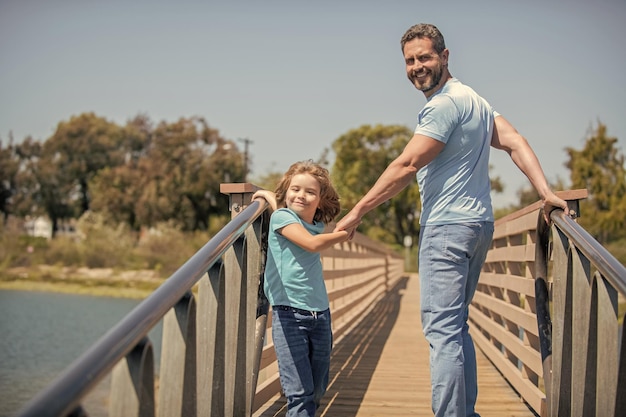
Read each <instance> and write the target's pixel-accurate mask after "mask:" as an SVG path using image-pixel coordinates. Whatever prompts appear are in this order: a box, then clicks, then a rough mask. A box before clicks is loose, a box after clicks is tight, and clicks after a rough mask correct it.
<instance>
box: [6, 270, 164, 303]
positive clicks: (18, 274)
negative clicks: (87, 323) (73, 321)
mask: <svg viewBox="0 0 626 417" xmlns="http://www.w3.org/2000/svg"><path fill="white" fill-rule="evenodd" d="M164 281H165V279H163V278H161V277H160V276H159V275H158V273H157V272H155V271H153V270H135V271H115V270H113V269H111V268H82V267H81V268H76V267H58V266H49V265H38V266H34V267H19V268H11V269H7V270H4V271H2V273H0V290H9V291H40V292H57V293H65V294H79V295H92V296H98V297H115V298H130V299H143V298H146V297H147V296H148V295H150V294H151V293H152V292H154V290H155V289H156V288H158V287H159V286H160V285H161V284H162V283H163V282H164Z"/></svg>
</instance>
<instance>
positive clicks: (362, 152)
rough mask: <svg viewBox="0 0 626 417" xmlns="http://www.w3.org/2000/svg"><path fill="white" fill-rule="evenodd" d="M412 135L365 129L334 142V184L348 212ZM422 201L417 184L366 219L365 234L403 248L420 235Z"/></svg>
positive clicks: (398, 128)
mask: <svg viewBox="0 0 626 417" xmlns="http://www.w3.org/2000/svg"><path fill="white" fill-rule="evenodd" d="M412 136H413V133H412V131H411V130H410V129H408V128H407V127H405V126H398V125H391V126H384V125H376V126H370V125H363V126H361V127H359V128H357V129H353V130H350V131H348V132H347V133H345V134H344V135H342V136H340V137H339V138H338V139H336V140H335V141H334V142H333V145H332V147H333V150H334V151H335V155H336V158H335V163H334V165H333V167H332V177H333V182H334V184H335V186H336V188H337V192H338V193H339V195H340V197H341V205H342V208H343V209H344V210H345V211H344V214H345V212H347V211H348V210H349V209H350V208H352V207H354V205H355V204H356V203H357V201H358V200H359V199H360V198H361V197H362V196H363V195H365V193H367V191H368V190H369V189H370V187H371V186H372V185H374V183H375V182H376V180H377V179H378V177H379V176H380V174H381V173H382V172H383V171H384V170H385V168H386V167H387V165H389V163H390V162H391V161H393V160H394V159H395V158H396V157H397V156H398V155H399V154H400V153H401V152H402V150H403V149H404V147H405V146H406V144H407V143H408V142H409V140H410V139H411V137H412ZM420 207H421V206H420V198H419V189H418V186H417V182H414V183H413V184H411V185H410V186H408V187H407V188H405V189H404V190H403V191H402V192H401V193H400V194H398V195H397V196H395V197H394V198H392V199H391V200H389V201H387V202H386V203H384V204H382V205H380V206H379V207H377V208H376V209H375V210H373V211H372V212H371V213H369V214H368V215H367V216H365V217H364V218H363V223H362V225H361V226H360V230H362V231H363V232H364V233H365V234H367V235H369V236H370V237H372V238H376V239H379V240H382V241H384V242H387V243H395V244H399V245H402V243H403V240H404V237H405V236H411V237H412V238H413V240H414V241H416V238H417V236H418V235H419V210H420Z"/></svg>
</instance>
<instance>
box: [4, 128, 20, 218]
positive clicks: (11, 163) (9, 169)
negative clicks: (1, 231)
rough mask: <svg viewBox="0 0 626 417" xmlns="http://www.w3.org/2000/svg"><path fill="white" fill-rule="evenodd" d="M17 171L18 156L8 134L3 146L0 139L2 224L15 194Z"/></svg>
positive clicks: (9, 210)
mask: <svg viewBox="0 0 626 417" xmlns="http://www.w3.org/2000/svg"><path fill="white" fill-rule="evenodd" d="M18 172H19V157H18V155H17V152H16V149H15V146H14V145H13V138H12V137H11V136H10V135H9V145H8V146H3V144H2V141H1V140H0V212H1V213H2V217H3V224H6V222H7V220H8V218H9V214H10V213H11V205H12V199H13V196H14V195H15V194H16V187H17V184H16V181H17V175H18Z"/></svg>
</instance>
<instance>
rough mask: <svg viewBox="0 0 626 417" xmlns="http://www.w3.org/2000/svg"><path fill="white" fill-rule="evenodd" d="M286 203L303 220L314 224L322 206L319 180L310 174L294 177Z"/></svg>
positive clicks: (288, 190) (286, 196)
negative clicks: (316, 212)
mask: <svg viewBox="0 0 626 417" xmlns="http://www.w3.org/2000/svg"><path fill="white" fill-rule="evenodd" d="M285 203H286V204H287V208H289V209H291V210H293V211H294V212H295V213H296V214H297V215H298V216H300V218H301V219H302V220H304V221H305V222H307V223H313V217H314V216H315V211H316V210H317V208H318V207H319V204H320V184H319V182H318V181H317V179H315V177H313V176H312V175H310V174H296V175H294V176H293V178H292V179H291V182H290V183H289V188H288V189H287V193H286V195H285Z"/></svg>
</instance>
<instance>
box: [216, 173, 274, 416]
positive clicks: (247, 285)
mask: <svg viewBox="0 0 626 417" xmlns="http://www.w3.org/2000/svg"><path fill="white" fill-rule="evenodd" d="M258 189H259V188H258V187H256V186H254V185H252V184H249V183H244V184H221V185H220V191H221V192H222V193H224V194H228V195H229V197H230V211H231V218H233V217H235V216H237V215H238V214H239V213H241V211H243V210H244V209H245V208H246V207H247V206H248V205H249V204H250V201H251V200H252V195H253V194H254V192H255V191H256V190H258ZM264 218H265V216H261V217H260V220H258V221H257V222H255V223H254V224H253V225H252V227H251V228H249V229H248V230H246V233H245V235H244V238H243V239H240V241H238V242H236V243H235V244H234V245H233V246H232V247H231V248H230V249H229V250H228V251H227V252H226V254H225V256H224V262H225V268H226V275H227V279H226V280H225V295H226V300H225V301H226V307H225V308H226V312H225V313H226V320H227V323H228V324H227V326H226V329H225V340H226V351H225V355H224V356H225V357H224V361H225V380H224V390H225V392H224V396H225V404H224V413H225V415H238V416H239V415H240V416H249V415H251V414H252V406H253V402H254V393H255V390H256V382H257V377H258V368H259V362H260V355H261V350H262V344H263V338H264V336H265V324H266V320H267V306H265V313H263V312H260V313H259V312H258V307H259V302H260V300H261V299H262V297H259V294H260V287H259V285H260V282H261V274H262V270H263V265H264V263H265V257H264V256H262V255H261V247H262V243H261V241H262V240H263V233H262V231H263V227H262V223H263V219H264ZM257 317H259V318H260V321H259V323H257ZM259 343H260V346H259Z"/></svg>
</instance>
